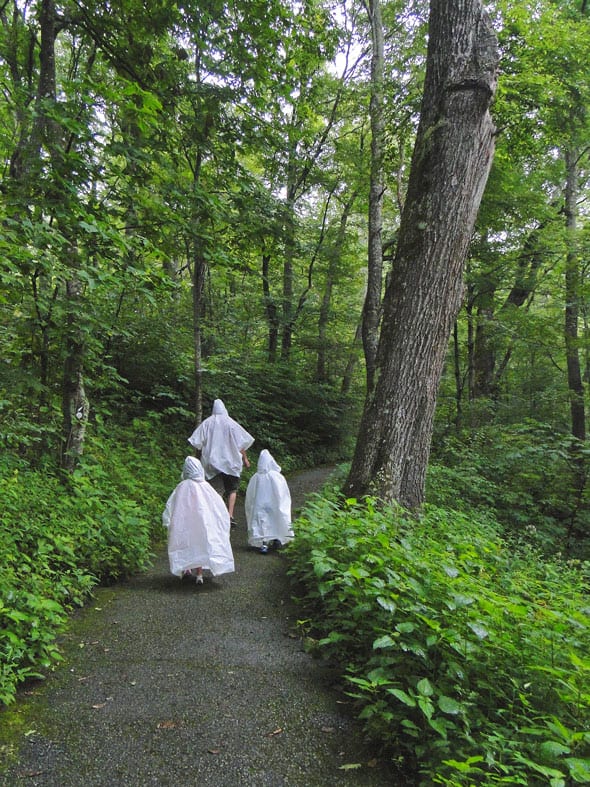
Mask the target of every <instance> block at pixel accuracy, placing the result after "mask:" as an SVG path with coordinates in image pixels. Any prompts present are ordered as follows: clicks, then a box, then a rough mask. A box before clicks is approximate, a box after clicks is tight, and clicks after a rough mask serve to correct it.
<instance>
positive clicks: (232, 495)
mask: <svg viewBox="0 0 590 787" xmlns="http://www.w3.org/2000/svg"><path fill="white" fill-rule="evenodd" d="M188 441H189V443H190V444H191V445H192V446H193V448H195V449H196V450H197V451H199V452H200V458H201V461H202V463H203V467H204V469H205V478H206V479H207V481H212V480H213V479H215V478H217V477H219V478H221V480H222V482H223V490H224V492H225V495H226V497H227V509H228V511H229V516H230V521H231V523H232V525H235V521H234V507H235V504H236V497H237V494H238V487H239V485H240V475H241V473H242V465H245V466H246V467H250V462H249V460H248V455H247V453H246V451H247V450H248V448H250V446H251V445H252V443H253V442H254V438H253V437H252V435H251V434H249V433H248V432H247V431H246V430H245V429H244V427H243V426H241V425H240V424H239V423H238V422H237V421H234V419H233V418H230V416H229V414H228V412H227V408H226V406H225V405H224V403H223V402H222V401H221V399H216V400H215V401H214V402H213V411H212V413H211V415H210V416H209V418H205V420H204V421H202V422H201V423H200V424H199V426H197V428H196V429H195V431H194V432H193V433H192V435H191V436H190V437H189V438H188Z"/></svg>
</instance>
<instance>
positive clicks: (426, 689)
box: [416, 678, 434, 697]
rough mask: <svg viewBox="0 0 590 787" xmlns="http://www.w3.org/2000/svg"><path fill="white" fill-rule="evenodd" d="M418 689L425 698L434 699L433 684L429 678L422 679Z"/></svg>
mask: <svg viewBox="0 0 590 787" xmlns="http://www.w3.org/2000/svg"><path fill="white" fill-rule="evenodd" d="M416 688H417V689H418V691H419V692H420V694H421V695H422V696H423V697H432V695H433V694H434V689H433V688H432V684H431V682H430V681H429V680H428V678H422V680H419V681H418V685H417V686H416Z"/></svg>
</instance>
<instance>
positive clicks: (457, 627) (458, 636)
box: [289, 497, 590, 787]
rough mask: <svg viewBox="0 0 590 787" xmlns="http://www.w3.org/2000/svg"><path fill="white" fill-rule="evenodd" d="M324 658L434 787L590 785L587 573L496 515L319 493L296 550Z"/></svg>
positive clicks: (310, 626)
mask: <svg viewBox="0 0 590 787" xmlns="http://www.w3.org/2000/svg"><path fill="white" fill-rule="evenodd" d="M289 556H290V560H291V569H290V570H291V573H292V574H293V576H295V577H297V583H298V584H297V590H298V592H299V593H300V598H301V601H302V603H303V606H304V609H305V611H306V619H305V620H302V621H301V625H302V626H303V627H304V630H305V631H306V633H307V641H308V644H309V646H310V648H312V649H313V650H315V651H319V653H321V654H323V656H324V657H326V658H329V659H331V660H332V661H334V662H335V663H336V664H337V665H339V666H340V668H341V670H342V672H343V675H344V677H345V680H346V684H347V687H348V688H347V692H348V694H349V695H350V696H351V697H352V698H354V700H355V702H356V704H357V706H358V710H359V715H360V718H361V719H363V720H364V724H365V727H366V730H367V732H368V733H369V734H370V735H371V736H372V737H374V738H377V739H378V740H380V741H381V742H382V744H383V746H384V750H385V751H386V752H387V753H388V754H389V756H391V758H392V761H393V762H394V763H395V764H396V765H397V767H398V768H400V770H401V772H405V774H406V777H408V778H409V777H410V776H411V774H417V776H416V781H417V783H420V784H423V785H430V784H445V785H473V784H480V785H492V784H501V783H503V784H524V785H530V786H532V785H537V784H538V785H541V784H551V785H552V787H559V786H560V785H561V786H563V785H566V784H574V783H585V782H588V781H589V780H590V733H589V732H588V729H589V723H590V696H589V695H588V681H589V678H590V663H589V662H588V656H587V654H588V652H589V648H590V625H589V618H588V615H589V613H590V609H589V608H588V597H587V594H588V589H589V587H588V582H589V580H590V576H589V575H588V571H587V569H586V570H585V571H580V566H579V565H577V564H576V562H575V561H573V562H572V563H571V564H567V563H564V562H559V561H547V560H545V559H542V558H541V556H540V555H539V553H538V552H537V551H536V550H535V549H534V548H531V547H529V546H527V545H526V544H525V543H524V542H520V543H518V544H517V543H516V542H514V541H510V540H505V539H503V538H502V537H501V535H500V529H499V526H498V525H497V523H496V522H495V521H494V519H493V517H491V516H487V517H485V515H484V514H479V515H477V514H474V513H472V514H471V515H468V514H465V513H460V512H456V511H452V510H443V509H439V508H436V507H433V506H429V507H427V508H426V510H425V511H424V513H423V514H422V515H421V516H420V517H419V518H418V519H415V518H413V517H410V516H409V515H408V514H407V513H404V511H402V510H391V509H386V510H379V509H378V508H377V507H375V504H374V503H373V502H372V501H370V500H368V501H367V502H366V504H363V505H358V504H356V502H355V501H354V500H351V501H348V502H347V504H346V505H342V502H334V501H331V500H328V499H325V498H320V497H318V498H317V499H316V500H315V501H314V502H312V503H310V504H309V505H308V506H307V508H306V510H305V512H304V515H303V517H302V518H301V519H300V520H299V521H298V529H297V539H296V541H294V542H293V543H292V544H291V545H290V546H289Z"/></svg>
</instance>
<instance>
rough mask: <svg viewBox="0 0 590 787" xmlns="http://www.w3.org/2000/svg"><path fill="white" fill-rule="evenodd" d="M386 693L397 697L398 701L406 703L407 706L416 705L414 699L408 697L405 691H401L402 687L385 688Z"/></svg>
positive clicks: (412, 706) (413, 706)
mask: <svg viewBox="0 0 590 787" xmlns="http://www.w3.org/2000/svg"><path fill="white" fill-rule="evenodd" d="M387 693H388V694H393V696H394V697H397V698H398V700H399V701H400V702H403V703H404V705H407V706H408V707H409V708H415V707H416V700H415V699H414V698H413V697H410V695H409V694H406V692H405V691H402V689H387Z"/></svg>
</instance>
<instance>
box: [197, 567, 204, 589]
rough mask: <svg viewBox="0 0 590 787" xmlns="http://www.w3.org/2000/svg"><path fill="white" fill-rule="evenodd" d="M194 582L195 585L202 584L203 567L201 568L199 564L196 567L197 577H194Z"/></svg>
mask: <svg viewBox="0 0 590 787" xmlns="http://www.w3.org/2000/svg"><path fill="white" fill-rule="evenodd" d="M196 583H197V585H202V584H203V569H202V568H201V566H199V567H198V568H197V579H196Z"/></svg>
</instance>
